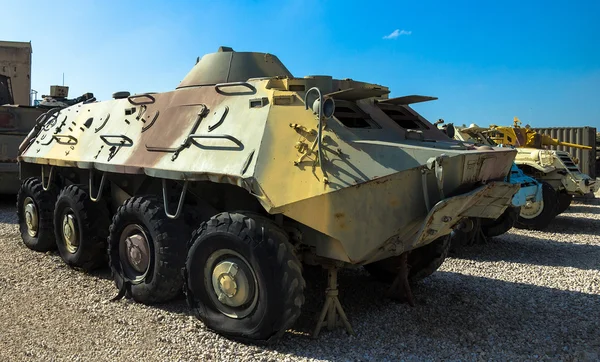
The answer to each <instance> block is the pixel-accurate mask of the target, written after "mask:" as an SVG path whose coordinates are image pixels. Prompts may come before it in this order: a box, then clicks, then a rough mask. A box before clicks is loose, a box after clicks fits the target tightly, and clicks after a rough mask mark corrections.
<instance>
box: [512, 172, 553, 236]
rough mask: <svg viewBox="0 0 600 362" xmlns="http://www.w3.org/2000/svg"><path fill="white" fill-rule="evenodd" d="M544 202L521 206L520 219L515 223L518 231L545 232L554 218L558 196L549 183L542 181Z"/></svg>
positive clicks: (528, 203)
mask: <svg viewBox="0 0 600 362" xmlns="http://www.w3.org/2000/svg"><path fill="white" fill-rule="evenodd" d="M540 183H541V184H542V200H540V201H538V202H529V201H528V202H527V204H525V205H524V206H521V212H520V213H519V217H518V218H517V220H516V221H515V227H516V228H518V229H530V230H543V229H545V228H546V227H547V226H548V225H550V223H551V222H552V220H554V217H555V216H556V211H557V208H558V195H557V194H556V190H554V188H553V187H552V186H551V185H550V184H549V183H547V182H545V181H541V182H540Z"/></svg>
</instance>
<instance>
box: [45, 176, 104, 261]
mask: <svg viewBox="0 0 600 362" xmlns="http://www.w3.org/2000/svg"><path fill="white" fill-rule="evenodd" d="M109 226H110V216H109V214H108V208H107V207H106V204H105V203H104V202H103V201H102V200H99V201H98V202H93V201H92V200H90V198H89V195H88V193H87V191H86V189H85V186H83V185H70V186H67V187H66V188H64V189H63V190H62V191H61V192H60V194H59V196H58V200H57V201H56V207H55V209H54V232H55V236H56V245H57V246H58V251H59V253H60V256H61V257H62V259H63V260H64V261H65V263H67V264H68V265H71V266H76V267H80V268H83V269H85V270H92V269H94V268H97V267H99V266H101V265H102V264H103V263H105V262H106V238H107V237H108V228H109Z"/></svg>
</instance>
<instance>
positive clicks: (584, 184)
mask: <svg viewBox="0 0 600 362" xmlns="http://www.w3.org/2000/svg"><path fill="white" fill-rule="evenodd" d="M486 136H487V137H489V138H490V139H491V140H492V141H494V142H495V143H496V144H499V145H503V146H508V147H514V148H515V149H516V150H517V152H518V153H517V156H516V158H515V163H516V164H517V165H518V166H519V168H520V169H521V170H523V172H524V173H525V174H527V175H529V176H531V177H533V178H535V179H537V180H539V181H543V182H546V183H548V184H549V185H551V186H552V188H553V189H554V190H555V191H556V197H557V203H558V206H557V207H556V212H555V213H556V214H560V213H562V212H564V211H565V210H566V209H567V207H569V205H570V204H571V201H572V199H573V196H574V195H586V194H589V193H594V192H596V191H597V190H598V188H599V187H600V183H598V182H597V181H596V180H594V179H592V178H591V177H590V176H588V175H586V174H584V173H582V172H581V171H580V170H579V168H578V166H577V160H574V159H573V158H572V157H571V155H570V154H569V153H568V152H564V151H556V150H549V149H545V147H546V146H569V147H576V148H581V149H591V147H590V146H584V145H579V144H576V143H568V142H562V141H560V140H558V139H555V138H552V137H550V136H548V135H545V134H540V133H537V132H535V131H534V130H532V129H531V128H530V127H529V126H525V127H521V121H520V120H519V119H518V118H517V117H515V118H514V124H513V126H512V127H503V126H497V125H491V126H490V130H489V131H487V132H486ZM552 203H554V202H552ZM546 204H548V202H546ZM544 208H545V204H544V203H531V204H529V205H528V206H526V207H524V208H522V209H521V210H522V211H521V217H520V219H521V224H522V225H521V226H522V227H526V228H533V229H540V228H543V227H544V225H547V224H548V223H549V221H550V220H551V219H552V218H553V216H552V215H551V213H548V212H544Z"/></svg>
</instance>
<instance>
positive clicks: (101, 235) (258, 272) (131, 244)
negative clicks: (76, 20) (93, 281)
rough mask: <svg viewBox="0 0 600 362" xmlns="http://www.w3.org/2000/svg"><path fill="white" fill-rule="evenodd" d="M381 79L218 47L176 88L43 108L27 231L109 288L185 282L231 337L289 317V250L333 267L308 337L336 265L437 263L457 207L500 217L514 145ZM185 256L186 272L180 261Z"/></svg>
mask: <svg viewBox="0 0 600 362" xmlns="http://www.w3.org/2000/svg"><path fill="white" fill-rule="evenodd" d="M389 93H390V90H389V89H388V88H387V87H385V86H382V85H377V84H371V83H366V82H360V81H355V80H351V79H334V78H332V77H331V76H323V75H319V76H305V77H295V76H293V75H292V73H291V72H290V71H289V70H288V69H287V68H286V67H285V66H284V64H283V63H282V62H281V61H280V60H279V59H278V58H277V57H276V56H274V55H271V54H267V53H257V52H236V51H233V49H231V48H228V47H221V48H220V49H219V51H218V52H215V53H211V54H206V55H204V56H203V57H202V59H200V60H199V61H198V62H197V63H196V64H195V66H194V67H193V68H192V69H191V71H190V72H189V73H188V74H187V76H185V78H184V79H183V80H182V81H181V83H180V84H179V85H178V86H177V88H176V89H174V90H171V91H168V92H164V93H144V94H135V95H130V94H129V93H128V92H117V93H115V94H113V98H114V99H112V100H107V101H100V102H97V101H96V102H89V103H79V104H76V105H73V106H69V107H66V108H64V109H60V110H58V111H54V112H48V113H47V114H46V115H45V116H44V117H43V118H42V119H41V120H40V122H39V123H38V124H37V125H36V127H35V128H34V129H33V130H32V132H31V133H30V134H29V136H28V137H27V138H26V140H25V141H24V142H23V143H22V144H21V146H20V153H19V160H20V169H21V175H22V179H23V182H22V186H21V189H20V191H19V195H18V201H17V205H18V217H19V225H20V230H21V236H22V239H23V241H24V243H25V244H26V245H27V246H28V247H30V248H31V249H34V250H40V251H46V250H50V249H53V248H58V250H59V253H60V255H61V256H62V258H63V259H64V260H65V262H66V263H68V264H69V265H73V266H78V267H84V268H86V269H91V268H94V267H97V266H100V265H103V264H104V262H105V255H106V254H107V253H108V259H109V260H108V263H109V265H110V268H111V270H112V274H113V276H114V279H115V285H116V286H117V288H118V289H119V294H118V296H117V297H123V296H126V297H130V298H133V299H134V300H136V301H138V302H141V303H156V302H166V301H168V300H170V299H172V298H174V297H175V296H177V295H178V294H179V293H180V291H181V290H182V289H183V290H184V291H185V293H186V295H187V300H188V303H189V306H190V308H192V310H193V311H194V312H195V313H196V315H197V317H198V318H199V319H201V320H202V321H203V322H204V323H205V324H206V325H207V326H208V327H209V328H212V329H213V330H216V331H218V332H219V333H222V334H225V335H228V336H230V337H234V338H243V339H244V340H271V339H273V338H277V337H278V336H280V335H281V334H283V333H284V331H285V330H287V329H289V328H290V327H291V326H292V325H293V324H294V321H295V320H296V319H297V318H298V316H299V315H300V311H301V308H302V305H303V303H304V288H305V280H304V275H303V272H302V270H303V268H302V264H309V265H320V266H323V267H324V268H327V269H328V270H329V273H328V282H329V284H328V289H327V296H326V300H325V305H324V307H323V311H322V314H321V315H320V316H319V319H318V321H317V326H316V328H315V331H314V335H315V336H317V335H318V334H319V331H320V328H321V326H322V325H323V322H324V321H326V322H325V324H326V325H327V326H328V327H333V326H335V325H336V322H337V317H336V316H337V315H338V314H339V316H340V318H341V319H342V321H343V322H344V325H345V326H346V328H347V329H348V331H350V332H352V329H351V326H350V324H349V322H348V320H347V318H346V316H345V314H344V313H343V310H342V307H341V305H340V303H339V300H338V298H337V295H338V289H337V282H336V277H337V270H338V269H339V268H342V267H351V266H360V265H364V266H365V267H367V268H368V269H369V270H370V271H371V272H372V273H373V274H374V275H378V276H380V277H381V278H382V279H387V280H393V282H392V284H391V287H390V288H391V291H392V292H395V293H397V294H399V295H401V296H404V297H406V299H407V300H408V301H409V302H410V301H411V300H412V298H411V296H412V295H411V292H410V286H409V281H412V282H414V281H418V280H420V279H423V278H425V277H427V276H428V275H430V274H431V273H433V272H434V271H435V270H436V269H437V268H438V267H439V266H440V265H441V264H442V262H443V261H444V258H445V257H446V255H447V252H448V247H449V235H450V233H451V232H452V230H453V229H456V228H460V227H462V225H463V222H464V220H466V219H468V218H469V217H475V216H476V217H482V218H490V219H496V218H498V217H499V216H500V215H502V214H503V213H504V211H505V209H506V208H507V207H508V206H510V205H511V200H512V197H513V195H514V194H515V193H516V191H517V190H518V188H519V186H518V185H513V184H510V183H508V182H505V181H504V180H505V177H506V176H507V175H508V173H509V172H510V169H511V165H512V162H513V160H514V158H515V155H516V153H517V152H516V151H515V150H512V149H509V148H504V149H502V148H496V149H478V148H476V147H472V146H466V145H462V144H460V143H459V142H457V141H454V140H452V139H450V138H449V137H447V136H446V135H445V134H444V133H442V132H441V131H439V130H438V129H437V128H436V127H435V126H434V125H432V124H431V123H430V122H428V121H427V120H426V119H425V118H423V117H422V116H421V115H419V114H418V113H417V112H416V111H415V110H414V109H412V108H411V107H410V104H412V103H416V102H422V101H427V100H431V99H435V98H433V97H424V96H404V97H397V98H388V94H389ZM182 270H183V273H182Z"/></svg>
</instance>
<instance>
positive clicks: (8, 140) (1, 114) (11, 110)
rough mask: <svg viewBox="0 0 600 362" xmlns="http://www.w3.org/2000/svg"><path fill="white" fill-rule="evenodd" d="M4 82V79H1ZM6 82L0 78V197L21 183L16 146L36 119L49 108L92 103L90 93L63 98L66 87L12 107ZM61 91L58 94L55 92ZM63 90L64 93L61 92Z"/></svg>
mask: <svg viewBox="0 0 600 362" xmlns="http://www.w3.org/2000/svg"><path fill="white" fill-rule="evenodd" d="M4 78H5V79H6V78H7V77H4ZM10 87H11V82H10V81H2V76H0V94H5V95H7V96H6V97H5V98H4V99H6V101H7V103H6V104H5V103H0V143H1V145H2V147H1V153H0V194H5V195H6V194H10V195H14V194H16V193H17V192H18V190H19V187H20V185H21V182H20V180H19V167H18V165H17V156H18V153H19V145H20V144H21V142H23V140H24V139H25V137H26V136H27V134H28V133H29V132H30V131H31V130H32V129H33V127H34V126H35V124H36V120H37V119H38V118H39V117H40V116H41V115H42V114H44V113H46V112H47V111H48V110H49V109H52V108H63V107H66V106H68V105H73V104H76V103H79V102H84V101H92V100H93V99H94V98H93V94H91V93H86V94H84V95H82V96H80V97H77V98H74V99H67V98H66V97H67V96H68V89H67V87H60V86H52V87H51V92H50V95H49V96H44V99H43V100H42V101H41V102H39V104H38V105H37V106H33V107H32V106H29V105H20V104H13V97H12V89H11V88H10ZM58 89H61V91H60V92H59V91H57V90H58ZM65 89H66V91H65Z"/></svg>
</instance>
